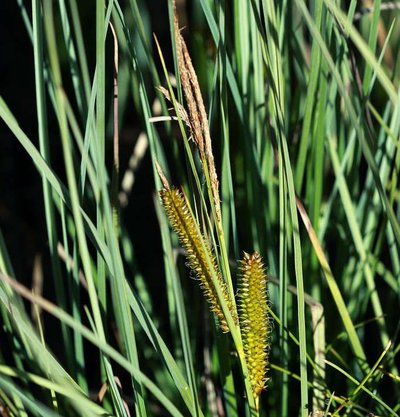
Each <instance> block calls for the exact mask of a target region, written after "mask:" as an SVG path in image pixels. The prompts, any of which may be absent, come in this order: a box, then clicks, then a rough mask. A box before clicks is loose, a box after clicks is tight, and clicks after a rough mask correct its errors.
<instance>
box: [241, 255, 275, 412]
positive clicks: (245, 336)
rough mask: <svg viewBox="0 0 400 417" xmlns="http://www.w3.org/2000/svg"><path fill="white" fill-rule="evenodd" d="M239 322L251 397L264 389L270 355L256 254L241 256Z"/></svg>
mask: <svg viewBox="0 0 400 417" xmlns="http://www.w3.org/2000/svg"><path fill="white" fill-rule="evenodd" d="M239 270H240V277H239V289H238V307H239V323H240V331H241V334H242V340H243V349H244V353H245V356H246V363H247V368H248V371H249V378H250V382H251V387H252V390H253V395H254V398H255V400H256V403H257V404H258V398H259V396H260V394H261V392H262V390H263V389H264V388H265V387H266V382H267V378H266V372H267V364H268V352H269V330H270V328H269V320H268V309H267V307H268V294H267V275H266V273H265V267H264V264H263V260H262V258H261V256H260V254H259V253H257V252H255V253H253V254H252V255H249V254H248V253H244V257H243V260H241V261H240V267H239Z"/></svg>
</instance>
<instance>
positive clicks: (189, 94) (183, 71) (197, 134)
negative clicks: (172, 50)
mask: <svg viewBox="0 0 400 417" xmlns="http://www.w3.org/2000/svg"><path fill="white" fill-rule="evenodd" d="M174 32H175V43H176V49H177V51H176V53H177V58H178V67H179V75H180V79H181V83H182V88H183V92H184V94H185V97H186V102H187V105H188V109H189V122H190V125H191V130H192V133H193V139H194V141H195V142H196V144H197V146H198V148H199V151H200V156H201V157H202V158H203V157H204V140H203V134H202V129H201V123H200V118H199V111H198V108H197V103H196V100H195V98H194V96H193V91H192V87H191V85H190V80H189V72H188V70H187V68H186V65H185V59H184V57H183V46H182V45H183V44H184V43H185V42H184V40H183V38H182V35H181V33H180V31H179V23H178V16H177V13H176V3H175V1H174Z"/></svg>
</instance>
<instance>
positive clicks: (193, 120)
mask: <svg viewBox="0 0 400 417" xmlns="http://www.w3.org/2000/svg"><path fill="white" fill-rule="evenodd" d="M173 3H174V32H175V41H176V48H177V57H178V66H179V73H180V78H181V82H182V88H183V91H184V94H185V97H186V101H187V105H188V109H189V122H190V124H191V127H192V132H193V138H194V140H195V142H196V144H197V146H198V148H199V153H200V158H201V159H202V160H203V161H204V160H205V162H206V165H207V167H208V171H209V174H210V181H211V191H212V197H213V201H214V207H215V213H216V217H217V222H218V223H220V222H221V202H220V199H219V182H218V177H217V172H216V169H215V162H214V156H213V152H212V146H211V137H210V129H209V126H208V119H207V114H206V110H205V107H204V102H203V98H202V95H201V91H200V86H199V82H198V79H197V75H196V72H195V70H194V68H193V64H192V61H191V59H190V55H189V52H188V49H187V47H186V44H185V41H184V40H183V37H182V35H181V33H180V31H179V23H178V16H177V12H176V2H175V1H174V2H173Z"/></svg>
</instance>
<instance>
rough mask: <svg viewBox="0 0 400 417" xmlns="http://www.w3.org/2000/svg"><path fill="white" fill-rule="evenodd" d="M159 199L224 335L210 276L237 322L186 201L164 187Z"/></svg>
mask: <svg viewBox="0 0 400 417" xmlns="http://www.w3.org/2000/svg"><path fill="white" fill-rule="evenodd" d="M160 197H161V201H162V204H163V206H164V209H165V212H166V214H167V216H168V219H169V221H170V223H171V226H172V228H173V229H174V231H175V232H176V234H177V235H178V237H179V241H180V244H181V245H182V247H183V248H184V249H185V252H186V257H187V261H188V265H189V267H190V269H191V270H192V271H193V273H194V274H195V276H196V278H197V279H198V280H199V282H200V287H201V289H202V290H203V294H204V296H205V298H206V300H207V302H208V303H209V305H210V309H211V311H212V312H214V313H215V314H216V315H217V317H218V320H219V325H220V328H221V330H222V331H223V332H224V333H226V332H228V331H229V327H228V323H227V320H226V317H225V314H224V312H223V310H222V308H221V304H220V302H219V298H218V294H217V291H216V288H215V285H214V282H213V279H212V276H213V274H214V276H215V277H216V278H217V280H216V281H217V284H218V287H219V288H220V292H221V294H222V296H223V297H224V299H225V302H226V304H227V306H228V309H229V311H230V312H231V315H232V318H233V320H234V321H235V322H236V323H237V321H238V319H237V315H236V313H235V309H234V307H233V303H232V301H231V299H230V297H229V295H228V289H227V286H226V283H225V281H224V280H223V278H222V274H221V272H220V271H219V268H218V265H217V261H216V259H215V256H214V255H213V253H212V251H211V248H210V245H209V243H208V240H207V239H206V238H205V237H204V236H203V235H202V234H201V233H200V230H199V228H198V226H197V224H196V221H195V219H194V217H193V214H192V212H191V210H190V208H189V206H188V202H187V200H186V198H185V196H184V194H183V193H182V192H181V191H180V190H178V189H177V188H174V187H173V188H171V189H166V188H165V189H163V190H161V191H160Z"/></svg>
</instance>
